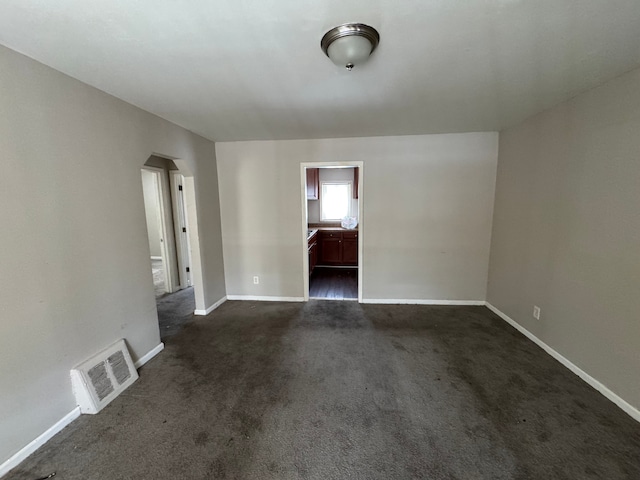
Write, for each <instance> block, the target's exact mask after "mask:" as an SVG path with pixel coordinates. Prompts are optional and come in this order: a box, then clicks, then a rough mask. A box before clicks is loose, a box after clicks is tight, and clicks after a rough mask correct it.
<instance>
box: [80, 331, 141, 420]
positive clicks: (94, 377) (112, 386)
mask: <svg viewBox="0 0 640 480" xmlns="http://www.w3.org/2000/svg"><path fill="white" fill-rule="evenodd" d="M137 379H138V372H137V371H136V369H135V367H134V365H133V361H132V360H131V355H130V354H129V350H128V349H127V346H126V345H125V343H124V340H123V339H121V340H118V341H117V342H116V343H114V344H113V345H111V346H110V347H108V348H105V349H104V350H102V351H101V352H100V353H98V354H97V355H95V356H94V357H91V358H90V359H89V360H86V361H84V362H82V363H81V364H80V365H78V366H77V367H75V368H74V369H73V370H71V385H72V386H73V393H74V395H75V396H76V402H77V403H78V406H79V407H80V411H81V412H82V413H98V412H99V411H100V410H102V409H103V408H104V407H106V406H107V405H108V404H109V403H110V402H111V400H113V399H114V398H116V397H117V396H118V395H120V393H122V392H123V391H124V390H125V389H126V388H128V387H129V385H131V384H132V383H133V382H135V381H136V380H137Z"/></svg>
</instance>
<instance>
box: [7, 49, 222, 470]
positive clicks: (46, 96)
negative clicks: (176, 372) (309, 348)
mask: <svg viewBox="0 0 640 480" xmlns="http://www.w3.org/2000/svg"><path fill="white" fill-rule="evenodd" d="M0 91H1V92H2V95H0V111H1V112H2V115H0V152H1V155H2V165H3V167H4V174H3V175H1V176H0V224H1V225H2V229H0V244H1V245H2V248H1V249H0V272H2V274H1V277H0V297H1V298H0V305H1V310H0V316H1V318H0V352H2V354H1V355H2V361H1V362H0V464H2V463H3V462H4V461H5V460H6V459H7V458H9V457H10V456H11V455H13V454H15V453H16V452H17V451H18V450H19V449H20V448H22V447H24V446H25V445H26V444H27V443H28V442H30V441H32V440H33V439H34V438H35V437H37V436H38V435H40V434H41V433H43V432H44V431H45V430H46V429H47V428H49V427H51V426H52V425H53V424H54V423H55V422H57V421H58V420H59V419H61V418H62V417H63V416H64V415H66V414H67V413H69V412H70V411H71V410H72V409H73V408H74V407H75V401H74V398H73V395H72V392H71V384H70V381H69V370H70V369H71V368H72V367H73V366H74V365H76V364H77V363H79V362H80V361H82V360H84V359H86V358H87V357H89V356H90V355H92V354H94V353H96V352H97V351H98V350H99V349H101V348H104V347H105V346H107V345H109V344H111V343H112V342H113V341H115V340H116V339H118V338H121V337H124V338H125V339H126V340H127V342H128V344H129V347H130V349H131V350H132V354H133V357H134V359H137V358H139V357H140V356H142V355H144V354H146V353H147V352H149V351H150V350H151V349H153V348H154V347H155V346H156V345H158V343H159V341H160V338H159V332H158V324H157V316H156V306H155V299H154V294H153V282H152V278H151V271H150V268H149V245H148V242H147V233H146V227H145V214H144V207H143V197H142V185H141V181H140V168H141V167H142V166H143V164H144V162H145V161H146V160H147V159H148V158H149V156H150V155H151V154H152V153H158V154H161V155H166V156H169V157H172V158H176V159H178V160H176V163H177V164H178V166H179V167H180V168H181V169H185V170H186V171H185V173H186V174H187V175H190V176H191V178H190V181H191V187H192V193H193V197H192V199H191V201H192V203H197V205H196V206H197V207H198V211H197V215H198V225H197V227H198V228H197V229H198V232H199V233H198V235H199V237H198V238H199V245H200V247H199V248H196V252H195V254H196V255H194V257H196V258H194V261H195V260H196V259H197V262H198V263H197V265H195V264H194V270H196V272H195V273H197V274H198V275H199V276H200V277H201V278H202V283H201V286H200V287H199V291H198V292H197V301H198V302H199V303H200V304H202V305H203V307H206V306H208V305H211V304H213V303H214V302H215V301H217V300H218V299H220V298H221V297H223V296H224V294H225V291H224V284H223V275H224V274H223V268H222V251H221V237H220V222H219V208H218V192H217V170H216V165H215V150H214V145H213V143H212V142H210V141H208V140H205V139H203V138H201V137H198V136H196V135H194V134H192V133H190V132H188V131H186V130H184V129H182V128H179V127H177V126H176V125H173V124H171V123H169V122H166V121H164V120H161V119H160V118H158V117H156V116H153V115H151V114H149V113H146V112H144V111H142V110H140V109H138V108H135V107H133V106H132V105H129V104H126V103H124V102H122V101H120V100H117V99H115V98H113V97H111V96H109V95H107V94H105V93H103V92H100V91H98V90H96V89H94V88H92V87H89V86H87V85H85V84H83V83H81V82H78V81H76V80H73V79H71V78H69V77H67V76H65V75H63V74H61V73H59V72H56V71H55V70H52V69H50V68H48V67H46V66H44V65H42V64H39V63H37V62H35V61H33V60H31V59H28V58H27V57H24V56H22V55H19V54H17V53H15V52H13V51H11V50H8V49H6V48H4V47H0ZM193 206H194V205H192V207H193Z"/></svg>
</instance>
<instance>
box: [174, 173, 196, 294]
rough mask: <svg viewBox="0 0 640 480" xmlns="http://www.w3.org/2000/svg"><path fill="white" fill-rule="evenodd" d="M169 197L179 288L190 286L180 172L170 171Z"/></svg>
mask: <svg viewBox="0 0 640 480" xmlns="http://www.w3.org/2000/svg"><path fill="white" fill-rule="evenodd" d="M170 181H171V199H172V204H173V226H174V229H175V237H176V250H177V257H178V272H179V281H180V288H186V287H190V286H191V285H192V282H191V249H190V247H189V245H190V244H189V225H188V221H187V212H186V210H185V199H184V184H185V182H184V177H183V176H182V175H181V174H180V172H177V171H176V172H174V171H172V172H171V177H170Z"/></svg>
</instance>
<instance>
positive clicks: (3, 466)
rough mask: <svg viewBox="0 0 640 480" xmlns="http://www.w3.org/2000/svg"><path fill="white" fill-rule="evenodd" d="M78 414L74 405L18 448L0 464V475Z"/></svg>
mask: <svg viewBox="0 0 640 480" xmlns="http://www.w3.org/2000/svg"><path fill="white" fill-rule="evenodd" d="M79 416H80V407H76V408H74V409H73V410H71V411H70V412H69V413H67V414H66V415H65V416H64V417H62V418H61V419H60V420H58V421H57V422H56V423H55V424H53V426H51V427H50V428H49V429H47V431H45V432H44V433H43V434H42V435H40V436H38V438H36V439H35V440H33V441H32V442H30V443H29V444H28V445H26V446H25V447H24V448H22V449H20V450H19V451H18V452H17V453H16V454H15V455H13V456H12V457H10V458H9V459H8V460H7V461H6V462H4V463H2V464H1V465H0V477H2V476H4V475H6V474H7V473H8V472H9V470H12V469H14V468H16V467H17V466H18V465H20V463H22V462H23V461H24V460H25V459H26V458H27V457H28V456H29V455H31V454H32V453H33V452H35V451H36V450H37V449H38V448H40V447H41V446H42V445H44V444H45V443H47V442H48V441H49V440H51V438H52V437H53V436H54V435H55V434H56V433H58V432H60V431H61V430H62V429H63V428H64V427H66V426H67V425H69V424H70V423H71V422H73V421H74V420H75V419H76V418H78V417H79Z"/></svg>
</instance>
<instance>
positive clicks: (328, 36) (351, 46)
mask: <svg viewBox="0 0 640 480" xmlns="http://www.w3.org/2000/svg"><path fill="white" fill-rule="evenodd" d="M378 43H380V34H379V33H378V32H377V31H376V29H375V28H373V27H370V26H369V25H365V24H363V23H345V24H343V25H338V26H337V27H335V28H332V29H331V30H329V31H328V32H327V33H325V34H324V37H322V40H321V41H320V47H321V48H322V51H323V52H324V53H325V54H326V55H327V57H329V58H330V59H331V61H332V62H333V63H335V64H336V65H338V66H340V67H346V68H347V70H351V69H352V68H353V67H354V66H355V65H358V64H360V63H363V62H365V61H366V60H367V59H368V58H369V55H371V54H372V53H373V51H374V50H375V49H376V47H377V46H378Z"/></svg>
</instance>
